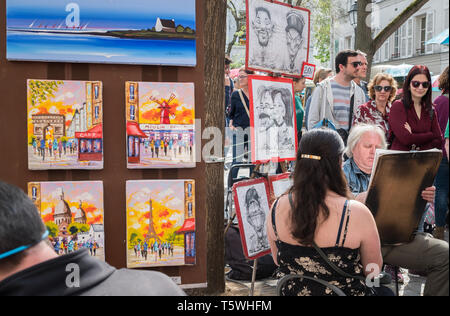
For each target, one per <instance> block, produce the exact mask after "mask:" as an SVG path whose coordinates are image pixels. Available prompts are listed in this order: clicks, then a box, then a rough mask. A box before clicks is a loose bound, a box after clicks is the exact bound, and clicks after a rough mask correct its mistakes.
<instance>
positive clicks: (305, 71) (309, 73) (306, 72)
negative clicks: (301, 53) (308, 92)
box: [302, 63, 316, 80]
mask: <svg viewBox="0 0 450 316" xmlns="http://www.w3.org/2000/svg"><path fill="white" fill-rule="evenodd" d="M315 72H316V65H313V64H308V63H303V65H302V77H303V78H306V79H311V80H313V79H314V73H315Z"/></svg>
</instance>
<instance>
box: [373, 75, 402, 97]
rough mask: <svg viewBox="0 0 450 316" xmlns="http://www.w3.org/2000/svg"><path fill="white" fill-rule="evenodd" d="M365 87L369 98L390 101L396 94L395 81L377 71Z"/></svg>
mask: <svg viewBox="0 0 450 316" xmlns="http://www.w3.org/2000/svg"><path fill="white" fill-rule="evenodd" d="M367 89H368V90H369V97H370V99H371V100H374V101H378V102H386V104H387V103H390V102H392V101H394V100H395V96H396V95H397V81H395V79H394V78H393V77H392V76H391V75H389V74H385V73H378V74H376V75H375V77H373V78H372V80H371V81H370V82H369V84H368V86H367Z"/></svg>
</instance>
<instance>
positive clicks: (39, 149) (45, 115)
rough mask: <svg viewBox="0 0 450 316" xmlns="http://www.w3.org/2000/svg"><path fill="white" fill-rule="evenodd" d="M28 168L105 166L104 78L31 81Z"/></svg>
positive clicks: (29, 87) (28, 84)
mask: <svg viewBox="0 0 450 316" xmlns="http://www.w3.org/2000/svg"><path fill="white" fill-rule="evenodd" d="M27 126H28V140H27V141H28V168H29V169H30V170H50V169H102V168H103V97H102V83H101V82H100V81H73V80H66V81H59V80H35V79H29V80H28V81H27Z"/></svg>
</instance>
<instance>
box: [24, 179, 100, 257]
mask: <svg viewBox="0 0 450 316" xmlns="http://www.w3.org/2000/svg"><path fill="white" fill-rule="evenodd" d="M28 195H29V197H30V198H31V199H32V200H33V202H34V204H35V205H36V207H37V209H38V211H39V214H40V215H41V218H42V220H43V221H44V223H45V226H46V227H47V230H48V231H49V240H50V241H51V243H52V245H53V247H54V249H55V252H56V253H58V254H60V255H63V254H68V253H71V252H74V251H77V250H80V249H82V248H86V249H89V253H90V255H91V256H95V257H97V258H99V259H102V260H105V250H104V240H105V238H104V229H103V225H104V221H103V183H102V182H101V181H94V182H88V181H86V182H84V181H80V182H30V183H28Z"/></svg>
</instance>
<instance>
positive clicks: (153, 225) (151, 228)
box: [145, 198, 161, 243]
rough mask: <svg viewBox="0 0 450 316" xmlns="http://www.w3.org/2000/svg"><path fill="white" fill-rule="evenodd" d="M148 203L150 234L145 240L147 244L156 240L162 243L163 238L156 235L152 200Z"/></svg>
mask: <svg viewBox="0 0 450 316" xmlns="http://www.w3.org/2000/svg"><path fill="white" fill-rule="evenodd" d="M148 203H149V211H150V214H149V216H148V233H147V235H146V236H145V239H146V241H147V242H149V241H150V240H152V239H153V240H156V241H157V242H158V243H161V238H160V237H159V236H158V235H157V234H156V230H155V224H154V223H153V204H152V199H151V198H150V199H149V201H148Z"/></svg>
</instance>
